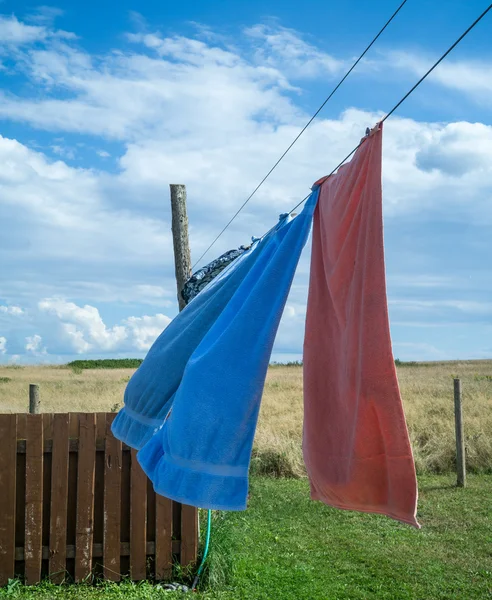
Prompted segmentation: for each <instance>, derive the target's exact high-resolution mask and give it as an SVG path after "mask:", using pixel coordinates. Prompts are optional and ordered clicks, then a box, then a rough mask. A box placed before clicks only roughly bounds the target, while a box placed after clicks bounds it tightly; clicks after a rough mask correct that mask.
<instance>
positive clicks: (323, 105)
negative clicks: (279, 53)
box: [192, 0, 407, 270]
mask: <svg viewBox="0 0 492 600" xmlns="http://www.w3.org/2000/svg"><path fill="white" fill-rule="evenodd" d="M406 2H407V0H403V2H402V3H401V4H400V6H399V7H398V8H397V9H396V10H395V12H394V13H393V14H392V15H391V17H390V18H389V19H388V20H387V21H386V23H385V24H384V25H383V27H381V29H380V30H379V31H378V33H377V34H376V35H375V36H374V38H373V39H372V41H371V42H370V43H369V44H368V46H366V49H365V50H364V52H362V54H361V55H360V56H359V58H358V59H357V60H356V61H355V62H354V64H353V65H352V66H351V67H350V69H349V70H348V71H347V72H346V73H345V75H344V76H343V77H342V79H340V81H339V82H338V83H337V85H336V86H335V87H334V88H333V89H332V91H331V92H330V93H329V94H328V96H327V97H326V99H325V100H324V102H323V104H321V106H320V107H319V108H318V110H317V111H316V112H315V113H314V115H313V116H312V117H311V118H310V119H309V121H308V122H307V123H306V125H304V127H303V128H302V129H301V131H300V132H299V133H298V134H297V135H296V137H295V138H294V139H293V140H292V142H291V143H290V144H289V146H288V147H287V149H286V150H285V151H284V152H283V153H282V155H281V156H280V158H279V159H278V160H277V162H276V163H275V164H274V165H273V167H272V168H271V169H270V170H269V171H268V173H267V174H266V175H265V177H263V179H262V180H261V181H260V183H259V184H258V185H257V186H256V187H255V189H254V190H253V191H252V192H251V194H250V195H249V196H248V197H247V198H246V200H245V201H244V202H243V203H242V204H241V206H240V207H239V208H238V210H237V211H236V213H235V214H234V215H233V217H232V218H231V219H230V221H229V222H228V223H227V225H226V226H225V227H224V228H223V229H222V231H221V232H220V233H219V235H218V236H217V237H216V238H215V239H214V241H213V242H212V243H211V244H210V246H209V247H208V248H207V249H206V250H205V252H204V253H203V254H202V255H201V256H200V258H199V259H198V260H197V261H196V262H195V264H194V265H193V267H192V270H193V269H194V268H195V267H196V266H197V264H198V263H199V262H200V261H201V260H202V258H203V257H204V256H205V255H206V254H207V252H208V251H209V250H210V249H211V248H212V246H214V244H215V242H217V240H218V239H219V238H220V236H221V235H222V234H223V233H224V232H225V230H226V229H227V228H228V227H229V225H230V224H231V223H232V222H233V221H234V219H235V218H236V217H237V216H238V215H239V213H240V212H241V211H242V210H243V208H244V207H245V206H246V204H248V202H249V201H250V200H251V198H252V197H253V196H254V195H255V194H256V192H257V191H258V190H259V189H260V187H261V186H262V185H263V184H264V183H265V181H266V180H267V179H268V177H270V175H271V174H272V173H273V171H274V170H275V169H276V168H277V167H278V165H279V164H280V162H281V161H282V160H283V159H284V157H285V156H286V154H287V153H288V152H289V151H290V150H291V148H292V147H293V146H294V144H295V143H296V142H297V140H298V139H299V138H300V137H301V135H302V134H303V133H304V132H305V131H306V129H307V128H308V127H309V125H311V123H312V122H313V121H314V119H315V118H316V117H317V116H318V114H319V113H320V112H321V111H322V109H323V108H324V107H325V105H326V103H327V102H328V101H329V100H330V99H331V98H332V96H333V95H334V94H335V92H336V91H337V90H338V88H339V87H340V86H341V85H342V83H343V82H344V81H345V80H346V79H347V77H348V76H349V75H350V73H352V71H353V70H354V69H355V67H356V66H357V65H358V64H359V63H360V61H361V60H362V59H363V58H364V56H365V55H366V54H367V52H368V51H369V50H370V49H371V47H372V46H373V45H374V43H375V42H376V41H377V40H378V38H379V37H380V36H381V34H382V33H383V32H384V30H385V29H386V28H387V27H388V25H389V24H390V23H391V21H393V19H394V18H395V17H396V15H397V14H398V13H399V12H400V10H401V9H402V8H403V6H404V5H405V4H406ZM306 198H307V196H306ZM306 198H304V200H306Z"/></svg>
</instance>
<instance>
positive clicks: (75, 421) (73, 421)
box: [68, 413, 85, 439]
mask: <svg viewBox="0 0 492 600" xmlns="http://www.w3.org/2000/svg"><path fill="white" fill-rule="evenodd" d="M81 414H85V413H68V415H69V420H70V426H69V435H68V437H69V438H70V439H77V438H78V437H79V419H80V415H81Z"/></svg>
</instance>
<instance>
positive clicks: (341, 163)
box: [289, 4, 492, 214]
mask: <svg viewBox="0 0 492 600" xmlns="http://www.w3.org/2000/svg"><path fill="white" fill-rule="evenodd" d="M490 9H492V4H490V5H489V6H488V7H487V8H486V9H485V10H484V11H483V13H482V14H481V15H480V16H479V17H477V18H476V19H475V21H474V22H473V23H472V24H471V25H470V27H468V29H467V30H466V31H465V32H464V33H462V34H461V35H460V37H459V38H458V39H457V40H456V41H455V42H454V44H452V45H451V46H450V47H449V48H448V49H447V50H446V52H445V53H444V54H443V55H442V56H441V57H440V58H439V60H437V61H436V62H435V63H434V64H433V65H432V67H431V68H430V69H429V70H428V71H427V72H426V73H425V74H424V75H422V77H421V78H420V79H419V80H418V81H417V83H416V84H415V85H414V86H412V87H411V88H410V89H409V90H408V92H407V93H406V94H405V95H404V96H403V98H402V99H401V100H400V101H399V102H397V103H396V104H395V106H393V108H392V109H391V110H390V111H389V112H388V113H387V114H386V116H385V117H383V119H381V121H380V123H384V122H385V121H386V119H388V118H389V117H390V116H391V115H392V114H393V113H394V112H395V110H397V108H399V107H400V106H401V105H402V104H403V102H405V100H406V99H407V98H408V97H409V96H410V94H412V93H413V92H414V91H415V90H416V89H417V88H418V87H419V85H420V84H421V83H422V82H423V81H424V79H426V78H427V77H428V76H429V75H430V74H431V73H432V71H433V70H434V69H435V68H436V67H437V66H438V65H439V64H440V63H441V62H442V61H443V60H444V59H445V58H446V56H447V55H448V54H449V53H450V52H451V51H452V50H454V49H455V48H456V46H457V45H458V44H459V43H460V42H461V40H462V39H463V38H464V37H466V36H467V35H468V34H469V33H470V31H471V30H472V29H473V28H474V27H475V25H477V24H478V23H479V22H480V21H481V20H482V19H483V18H484V17H485V15H486V14H487V13H488V12H489V11H490ZM365 139H366V138H362V140H361V141H360V142H359V143H358V144H357V146H356V147H355V148H354V149H353V150H352V151H351V152H350V153H349V154H347V156H346V157H345V158H344V159H343V160H342V161H341V162H340V163H339V164H338V165H337V166H336V167H335V168H334V169H333V171H332V172H331V173H330V174H329V175H328V177H331V175H333V173H335V171H337V170H338V169H339V168H340V167H341V166H342V165H343V163H344V162H345V161H347V160H348V159H349V158H350V157H351V156H352V154H354V152H356V151H357V150H358V149H359V147H360V146H361V145H362V144H363V143H364V140H365ZM309 196H310V194H308V195H307V196H306V197H305V198H303V199H302V200H301V201H300V202H299V203H298V204H296V205H295V206H294V208H293V209H292V210H290V211H289V214H290V213H292V212H294V211H295V210H296V208H299V206H301V204H302V203H303V202H305V201H306V200H307V199H308V198H309Z"/></svg>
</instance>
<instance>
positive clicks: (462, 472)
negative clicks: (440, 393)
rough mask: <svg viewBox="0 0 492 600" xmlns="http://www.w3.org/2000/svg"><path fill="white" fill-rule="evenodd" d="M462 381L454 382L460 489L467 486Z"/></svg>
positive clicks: (457, 471) (457, 483) (457, 482)
mask: <svg viewBox="0 0 492 600" xmlns="http://www.w3.org/2000/svg"><path fill="white" fill-rule="evenodd" d="M461 398H462V394H461V380H460V379H455V380H454V423H455V428H456V473H457V481H456V485H457V486H458V487H465V485H466V464H465V435H464V431H463V411H462V406H461Z"/></svg>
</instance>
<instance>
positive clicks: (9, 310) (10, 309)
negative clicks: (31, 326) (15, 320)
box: [0, 306, 24, 316]
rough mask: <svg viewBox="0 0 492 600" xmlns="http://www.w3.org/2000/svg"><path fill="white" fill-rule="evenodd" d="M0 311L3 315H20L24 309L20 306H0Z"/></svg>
mask: <svg viewBox="0 0 492 600" xmlns="http://www.w3.org/2000/svg"><path fill="white" fill-rule="evenodd" d="M0 313H3V314H5V315H14V316H20V315H22V314H24V311H23V310H22V308H21V307H20V306H0Z"/></svg>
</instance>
